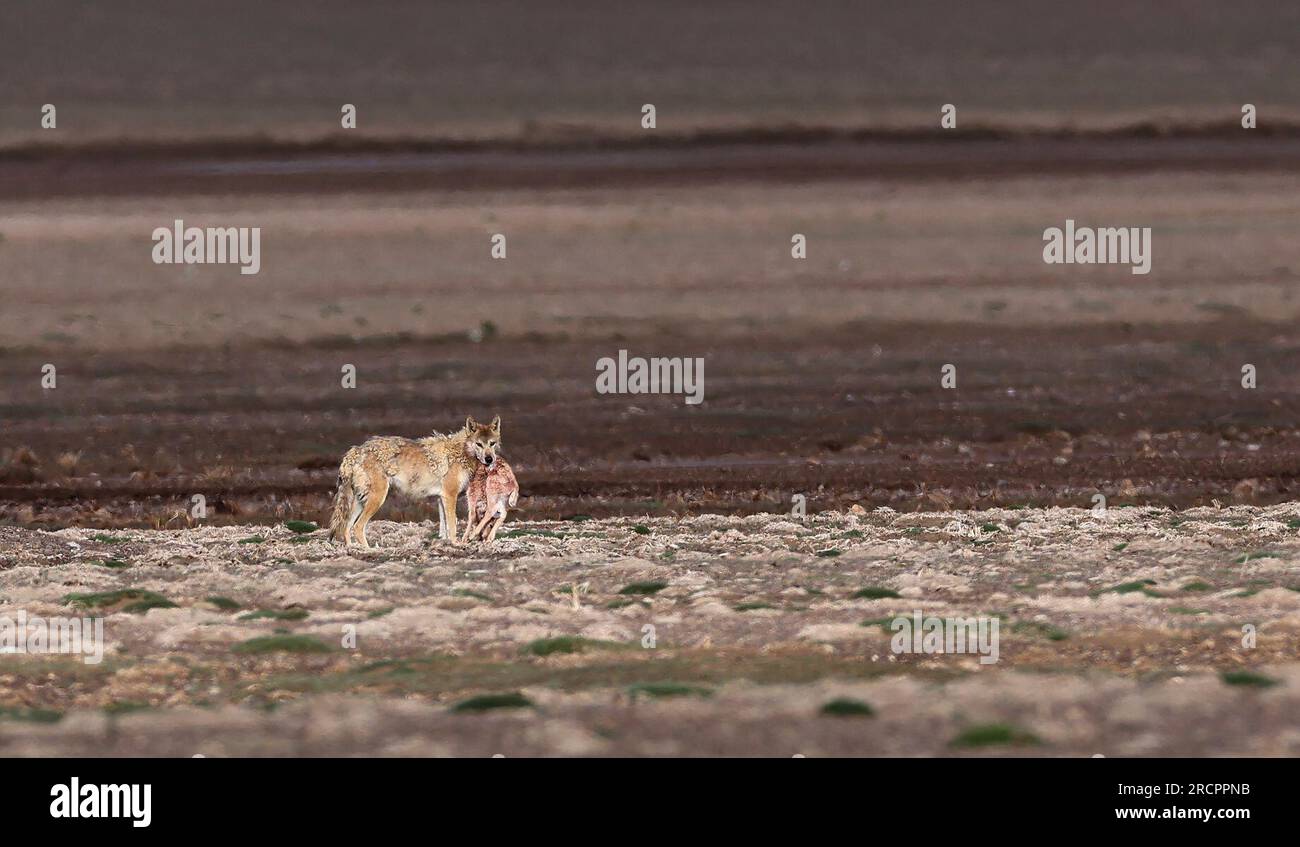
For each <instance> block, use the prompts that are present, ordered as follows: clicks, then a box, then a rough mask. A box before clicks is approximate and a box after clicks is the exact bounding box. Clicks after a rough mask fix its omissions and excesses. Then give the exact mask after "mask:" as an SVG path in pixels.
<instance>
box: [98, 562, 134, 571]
mask: <svg viewBox="0 0 1300 847" xmlns="http://www.w3.org/2000/svg"><path fill="white" fill-rule="evenodd" d="M99 564H100V565H101V566H103V567H106V568H112V569H113V570H115V571H120V570H122V569H123V568H129V567H131V563H130V562H124V561H122V560H121V559H105V560H104V561H102V562H100V563H99Z"/></svg>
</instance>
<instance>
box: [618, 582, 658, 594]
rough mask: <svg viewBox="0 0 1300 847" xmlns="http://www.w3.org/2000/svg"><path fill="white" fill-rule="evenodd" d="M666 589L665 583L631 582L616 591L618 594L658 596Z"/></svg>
mask: <svg viewBox="0 0 1300 847" xmlns="http://www.w3.org/2000/svg"><path fill="white" fill-rule="evenodd" d="M667 587H668V583H666V582H632V583H628V584H627V585H625V586H623V587H622V588H620V589H619V590H618V593H619V594H640V595H650V594H658V593H659V592H660V591H663V590H664V589H665V588H667Z"/></svg>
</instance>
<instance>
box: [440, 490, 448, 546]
mask: <svg viewBox="0 0 1300 847" xmlns="http://www.w3.org/2000/svg"><path fill="white" fill-rule="evenodd" d="M438 537H439V538H446V537H447V510H446V509H444V508H443V506H442V496H441V495H439V496H438Z"/></svg>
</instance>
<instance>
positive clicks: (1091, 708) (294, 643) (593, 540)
mask: <svg viewBox="0 0 1300 847" xmlns="http://www.w3.org/2000/svg"><path fill="white" fill-rule="evenodd" d="M854 511H855V512H857V511H858V510H854ZM1297 526H1300V508H1297V507H1295V506H1292V505H1288V506H1279V507H1270V508H1265V509H1259V508H1252V507H1235V508H1229V509H1192V510H1187V511H1182V512H1178V511H1170V510H1165V509H1154V508H1137V507H1135V508H1112V509H1108V510H1106V511H1105V512H1102V513H1097V512H1092V511H1085V510H1078V509H1066V510H1062V509H1048V510H1037V509H1020V510H990V511H985V512H974V513H968V512H944V513H927V514H906V513H899V512H895V511H893V510H890V509H886V508H881V509H875V510H872V511H869V512H867V511H861V512H860V513H854V514H842V513H839V514H815V515H812V516H810V517H809V518H808V519H806V520H798V519H796V518H794V517H792V516H782V515H754V516H750V517H724V516H717V515H706V516H701V517H698V518H693V519H689V520H683V521H673V520H656V519H653V518H645V519H640V520H635V519H614V520H579V521H567V522H516V523H512V524H511V525H510V527H509V529H510V532H509V533H508V535H509V537H506V538H503V539H501V540H500V541H499V543H498V544H497V545H495V546H494V547H492V548H482V547H477V546H475V547H452V546H449V545H448V544H446V543H445V542H438V541H435V540H431V539H430V535H431V532H432V530H433V525H432V524H429V523H423V524H412V523H386V522H381V523H379V524H377V525H376V526H375V527H374V531H373V532H372V533H371V535H372V539H373V540H374V541H375V542H376V543H377V544H378V545H379V546H380V549H378V550H376V551H374V552H371V553H359V552H357V551H352V552H344V551H343V550H341V549H340V548H338V547H336V546H334V545H331V544H330V543H329V542H327V541H324V540H322V539H321V536H322V535H323V532H316V533H309V534H305V535H296V534H295V533H293V532H291V531H289V530H288V529H285V528H283V527H278V528H267V529H261V530H258V531H257V534H256V535H251V534H250V532H251V530H250V529H248V528H239V527H229V528H200V529H194V530H182V531H171V532H156V531H138V530H126V531H116V532H113V533H111V534H106V533H99V532H92V531H89V530H61V531H57V532H53V533H47V532H39V531H30V530H21V529H5V530H2V531H0V532H2V535H0V615H4V616H8V617H11V618H12V617H14V616H15V615H17V613H18V611H19V610H25V611H26V612H27V614H29V615H58V614H63V615H70V614H72V613H74V612H76V608H77V607H76V606H75V605H70V604H69V602H68V601H67V597H68V595H70V594H86V593H96V592H111V591H116V590H119V589H125V588H131V589H139V590H143V591H149V592H154V593H156V594H157V595H159V596H160V597H161V598H165V601H167V602H168V603H170V604H174V605H172V606H169V607H162V606H165V605H166V604H165V603H159V604H157V605H159V607H157V608H148V609H145V610H143V611H140V610H136V611H129V610H128V608H129V606H128V603H129V601H120V602H115V603H109V604H108V605H107V606H105V607H103V609H102V611H103V612H104V613H105V614H107V617H106V619H105V633H106V639H107V641H108V644H109V646H108V650H107V653H106V656H105V658H104V661H103V662H102V664H99V665H86V664H83V663H80V662H79V661H78V660H77V659H75V658H72V657H49V656H24V657H19V658H16V659H15V658H10V659H9V660H7V662H6V666H5V669H4V676H3V681H4V686H3V691H4V693H3V695H0V697H2V698H3V701H2V702H0V709H4V710H5V713H6V714H7V715H8V716H9V717H8V719H5V720H0V752H3V753H4V754H6V755H47V754H153V755H157V754H163V755H192V754H194V753H203V754H205V755H236V754H247V755H267V754H293V755H311V754H327V753H360V752H368V753H379V754H389V755H406V754H422V755H423V754H457V755H491V754H496V753H501V754H504V755H508V756H509V755H533V754H582V755H601V754H620V753H624V754H652V755H654V754H688V755H699V754H706V753H729V754H768V755H794V754H797V753H802V754H804V755H809V756H813V755H845V754H882V753H890V754H904V755H912V754H927V755H928V754H948V753H959V752H963V751H964V750H966V749H967V748H965V747H963V746H962V745H961V743H960V742H959V741H956V739H959V738H960V737H961V736H962V733H963V732H972V731H977V730H978V728H979V727H983V726H986V725H989V724H995V725H999V726H1001V727H1002V729H1001V730H998V732H1002V731H1009V732H1011V738H1012V739H1013V741H1012V742H1011V743H1003V742H1000V741H997V740H996V737H1001V736H997V735H996V733H995V740H994V741H990V742H988V743H987V745H986V744H977V745H976V746H975V747H974V748H973V749H974V750H975V752H981V753H989V752H1008V751H1010V752H1017V753H1028V754H1044V755H1093V754H1096V753H1102V754H1105V755H1112V756H1113V755H1134V754H1152V755H1212V754H1213V755H1217V754H1256V755H1278V754H1282V755H1284V754H1292V755H1294V754H1296V753H1300V734H1297V729H1296V725H1295V716H1296V714H1297V709H1296V707H1297V700H1296V698H1297V691H1300V663H1298V662H1297V658H1298V657H1297V648H1296V646H1295V645H1296V638H1295V637H1296V632H1297V628H1300V592H1298V591H1297V589H1300V573H1298V572H1297V568H1296V564H1295V562H1296V558H1297V556H1300V541H1298V540H1297V538H1298V536H1297V529H1296V527H1297ZM105 561H109V562H110V563H111V564H113V566H106V565H105V564H103V563H104V562H105ZM864 589H866V590H871V591H873V592H874V593H873V594H871V596H868V597H865V598H864V597H862V596H861V594H860V592H863V591H864ZM877 594H883V595H885V596H883V597H880V598H878V599H876V598H875V597H874V595H877ZM214 598H216V599H214ZM137 599H138V598H137ZM918 609H919V610H922V611H923V612H924V614H926V615H937V616H941V617H942V616H971V615H985V616H996V617H998V618H999V620H1000V649H999V657H998V661H997V662H996V664H991V665H981V664H980V663H979V661H978V659H977V657H976V656H974V655H956V654H954V655H908V654H897V655H896V654H894V653H893V652H892V651H891V646H890V639H891V634H890V632H888V631H887V629H886V626H885V625H884V622H885V621H888V620H890V619H892V618H893V617H894V616H896V615H906V616H911V614H912V613H913V611H914V610H918ZM1247 625H1250V626H1253V627H1254V628H1255V630H1256V632H1257V637H1258V640H1257V642H1255V643H1254V645H1253V646H1249V647H1248V646H1244V644H1245V642H1244V641H1243V627H1245V626H1247ZM647 626H649V627H652V628H653V636H654V640H653V646H649V644H650V642H648V641H647V640H646V636H647V633H650V632H651V630H647V629H646V627H647ZM349 632H354V633H355V642H354V643H353V644H350V643H349V642H348V641H347V635H348V633H349ZM268 638H269V639H272V640H271V641H269V642H267V641H260V642H259V641H258V639H268ZM556 639H559V640H556ZM565 639H568V640H565ZM259 644H262V645H264V646H266V647H267V652H248V651H249V650H250V649H254V648H255V646H256V645H259ZM345 645H347V646H345ZM1238 671H1248V672H1250V673H1248V674H1247V675H1245V676H1231V675H1229V676H1226V677H1225V676H1224V675H1223V674H1225V673H1227V674H1232V672H1238ZM1251 674H1258V676H1255V675H1251ZM1234 683H1235V684H1234ZM516 692H517V693H519V694H520V695H522V697H523V698H525V699H526V700H527V701H528V703H530V704H531V705H529V706H522V707H519V708H505V707H501V708H492V709H488V710H485V711H483V712H480V713H468V712H466V711H465V710H464V709H462V710H461V711H455V706H456V704H460V703H463V702H465V701H466V700H469V699H470V698H474V697H478V696H483V695H500V694H514V693H516ZM837 698H850V699H853V700H857V701H862V702H865V703H867V704H868V705H869V706H870V707H871V708H872V709H873V710H874V712H875V714H874V716H831V715H825V714H822V713H821V712H820V710H821V709H822V707H823V706H824V705H825V704H826V703H827V702H829V701H832V700H834V699H837ZM1022 733H1023V734H1022ZM1030 736H1032V739H1031V738H1030Z"/></svg>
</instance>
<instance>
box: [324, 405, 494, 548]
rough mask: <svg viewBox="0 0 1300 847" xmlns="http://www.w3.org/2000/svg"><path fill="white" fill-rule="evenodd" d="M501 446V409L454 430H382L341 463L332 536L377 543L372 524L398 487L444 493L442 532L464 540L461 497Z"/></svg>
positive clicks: (367, 545) (365, 544) (440, 517)
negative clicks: (459, 530) (421, 434)
mask: <svg viewBox="0 0 1300 847" xmlns="http://www.w3.org/2000/svg"><path fill="white" fill-rule="evenodd" d="M500 448H501V417H500V416H499V415H498V416H497V417H495V418H493V419H492V423H490V424H480V423H478V422H477V421H475V420H474V418H473V417H469V418H466V419H465V426H464V428H462V429H461V430H460V431H458V432H455V433H452V434H451V435H440V434H438V433H434V434H433V435H430V436H427V437H425V438H416V439H411V438H401V437H400V436H377V437H374V438H371V439H369V440H368V441H366V442H365V443H363V444H359V445H357V446H356V447H353V448H351V449H350V450H348V452H347V453H345V454H343V461H342V462H340V463H339V480H338V491H337V492H335V494H334V511H333V513H332V514H331V516H330V538H331V539H332V540H334V541H341V542H342V543H343V544H344V545H347V544H350V543H352V541H353V540H355V541H356V542H357V543H358V544H360V545H361V549H363V550H369V549H371V547H370V542H369V541H367V540H366V524H368V523H369V522H370V519H371V518H372V517H374V515H375V512H377V511H379V507H380V506H382V505H384V500H385V499H386V498H387V497H388V492H389V489H390V488H396V489H397V490H398V491H400V492H402V493H404V494H407V495H410V496H412V497H432V496H434V495H438V537H439V538H446V539H449V540H450V541H451V542H452V543H453V544H456V543H458V541H457V538H456V500H457V498H458V497H460V493H461V492H462V491H464V490H465V486H466V485H467V484H468V483H469V480H470V477H471V476H473V474H474V470H475V469H476V468H478V467H483V468H489V469H490V468H491V467H492V465H493V464H494V463H495V462H496V461H497V450H499V449H500Z"/></svg>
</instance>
